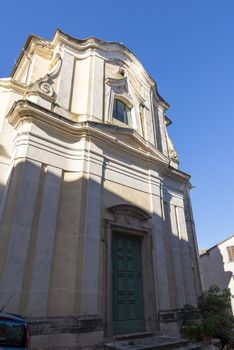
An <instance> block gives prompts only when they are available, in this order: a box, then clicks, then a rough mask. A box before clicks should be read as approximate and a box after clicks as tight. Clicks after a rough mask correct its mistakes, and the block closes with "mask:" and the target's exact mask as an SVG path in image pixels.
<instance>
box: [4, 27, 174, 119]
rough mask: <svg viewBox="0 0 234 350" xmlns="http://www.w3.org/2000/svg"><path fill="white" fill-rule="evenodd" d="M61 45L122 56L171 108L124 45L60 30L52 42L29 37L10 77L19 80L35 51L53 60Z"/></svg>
mask: <svg viewBox="0 0 234 350" xmlns="http://www.w3.org/2000/svg"><path fill="white" fill-rule="evenodd" d="M59 44H60V45H64V46H66V47H68V48H71V49H72V48H73V49H75V50H78V51H85V50H87V49H96V50H100V51H103V52H106V53H108V52H109V53H111V55H113V53H114V52H116V53H119V54H121V55H122V56H123V57H125V59H128V60H129V61H130V62H133V64H134V66H135V67H136V69H137V71H138V73H140V74H139V75H138V78H139V77H142V78H143V79H144V80H145V82H147V84H149V86H150V87H151V88H155V96H156V98H157V99H158V101H160V103H161V104H162V107H163V109H164V110H167V109H168V108H169V107H170V105H169V104H168V103H167V102H166V101H165V100H164V99H163V98H162V96H161V95H160V94H159V92H158V89H157V84H156V82H155V80H154V79H153V78H152V77H151V76H150V75H149V74H148V72H147V71H146V70H145V68H144V67H143V65H142V64H141V62H140V61H139V60H138V58H137V57H136V55H135V54H134V53H133V52H132V51H131V50H130V49H128V48H127V47H126V46H125V45H124V44H122V43H118V42H114V41H104V40H102V39H98V38H96V37H93V36H92V37H88V38H86V39H77V38H75V37H72V36H70V35H68V34H66V33H64V32H63V31H61V30H60V29H56V31H55V33H54V35H53V38H52V40H51V41H50V40H47V39H44V38H42V37H40V36H37V35H34V34H31V35H29V36H28V38H27V40H26V42H25V44H24V47H23V48H22V50H21V53H20V55H19V57H18V59H17V61H16V63H15V65H14V67H13V69H12V71H11V74H10V77H11V78H13V79H16V80H17V77H18V74H19V72H20V71H21V70H22V66H24V64H25V63H24V61H26V62H27V61H28V60H29V59H30V57H31V56H32V55H33V54H34V52H35V51H36V52H38V53H40V54H41V55H44V56H45V57H47V58H51V59H52V56H53V53H54V50H55V49H56V47H57V46H58V45H59ZM169 125H170V124H169Z"/></svg>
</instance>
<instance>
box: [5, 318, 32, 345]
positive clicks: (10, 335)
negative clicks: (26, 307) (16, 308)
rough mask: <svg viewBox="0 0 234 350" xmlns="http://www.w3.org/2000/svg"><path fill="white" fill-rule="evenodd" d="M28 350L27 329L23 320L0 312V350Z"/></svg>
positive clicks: (26, 324)
mask: <svg viewBox="0 0 234 350" xmlns="http://www.w3.org/2000/svg"><path fill="white" fill-rule="evenodd" d="M5 349H6V350H13V349H14V350H16V349H25V350H28V349H29V329H28V323H27V321H26V319H25V318H23V317H22V316H19V315H15V314H10V313H5V312H0V350H5Z"/></svg>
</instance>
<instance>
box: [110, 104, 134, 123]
mask: <svg viewBox="0 0 234 350" xmlns="http://www.w3.org/2000/svg"><path fill="white" fill-rule="evenodd" d="M113 118H115V119H117V120H119V121H120V122H122V123H124V124H127V125H129V126H132V119H131V109H130V108H129V107H128V106H127V105H126V104H125V103H124V102H122V101H120V100H118V99H115V100H114V108H113Z"/></svg>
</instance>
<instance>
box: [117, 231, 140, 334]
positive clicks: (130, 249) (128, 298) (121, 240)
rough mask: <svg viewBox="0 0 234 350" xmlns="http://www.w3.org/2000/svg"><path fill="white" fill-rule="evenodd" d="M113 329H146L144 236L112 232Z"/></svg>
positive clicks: (118, 332) (120, 330)
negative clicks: (143, 269)
mask: <svg viewBox="0 0 234 350" xmlns="http://www.w3.org/2000/svg"><path fill="white" fill-rule="evenodd" d="M113 328H114V329H113V331H114V334H124V333H135V332H141V331H144V308H143V293H142V268H141V238H140V237H131V236H128V235H124V234H119V233H115V234H114V235H113Z"/></svg>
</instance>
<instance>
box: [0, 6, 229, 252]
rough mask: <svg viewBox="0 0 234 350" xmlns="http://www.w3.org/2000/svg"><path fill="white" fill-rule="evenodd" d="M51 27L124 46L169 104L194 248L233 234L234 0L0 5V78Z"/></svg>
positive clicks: (50, 34) (6, 74) (48, 35)
mask: <svg viewBox="0 0 234 350" xmlns="http://www.w3.org/2000/svg"><path fill="white" fill-rule="evenodd" d="M56 28H60V29H62V30H63V31H64V32H66V33H68V34H70V35H72V36H75V37H77V38H81V39H82V38H86V37H88V36H96V37H98V38H101V39H104V40H111V41H117V42H122V43H124V44H125V45H126V46H127V47H128V48H129V49H131V50H132V51H133V52H134V53H135V54H136V56H137V57H138V58H139V59H140V61H141V62H142V64H143V65H144V66H145V68H146V70H147V71H148V72H149V74H150V75H151V76H152V77H153V79H155V80H156V82H157V84H158V89H159V92H160V94H161V95H162V96H163V97H164V98H165V99H166V101H167V102H168V103H169V104H170V105H171V107H170V109H169V111H168V113H167V115H168V117H169V118H170V119H172V121H173V124H172V125H171V126H170V129H169V132H170V135H171V138H172V139H173V141H174V144H175V147H176V149H177V151H178V153H179V157H180V161H181V170H183V171H185V172H188V173H189V174H191V175H192V184H193V186H195V187H194V188H193V190H192V193H191V196H192V204H193V211H194V216H195V221H196V229H197V238H198V244H199V247H200V248H204V247H210V246H212V245H214V244H216V243H218V242H219V241H221V240H223V239H224V238H226V237H228V236H229V235H231V234H234V220H233V216H234V198H233V197H234V176H233V172H234V154H233V150H234V138H233V131H234V102H233V101H234V1H233V0H220V1H219V0H145V1H139V0H135V1H132V0H125V1H123V0H118V1H116V2H114V1H110V0H109V1H107V0H99V1H94V0H93V1H92V0H89V1H84V0H83V1H80V0H76V1H75V0H66V1H59V0H57V1H54V0H50V1H45V0H40V1H29V0H21V1H18V0H13V1H12V0H9V1H5V2H1V4H0V35H1V55H0V77H7V76H8V75H9V74H10V71H11V69H12V67H13V65H14V63H15V61H16V59H17V57H18V54H19V53H20V50H21V48H22V46H23V44H24V42H25V41H26V39H27V36H28V35H29V34H31V33H32V34H36V35H39V36H42V37H45V38H47V39H50V38H51V37H52V35H53V33H54V31H55V29H56Z"/></svg>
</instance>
